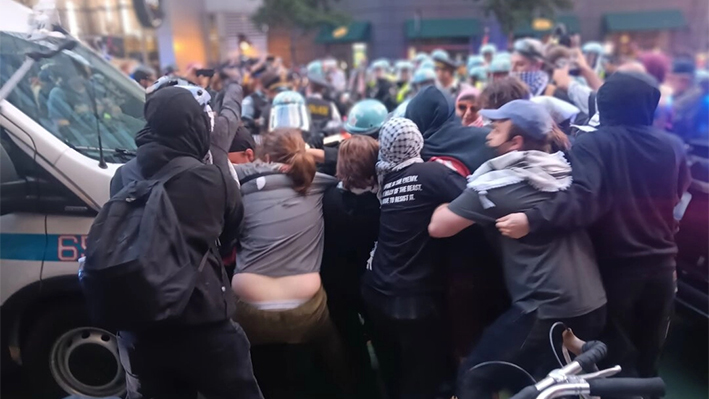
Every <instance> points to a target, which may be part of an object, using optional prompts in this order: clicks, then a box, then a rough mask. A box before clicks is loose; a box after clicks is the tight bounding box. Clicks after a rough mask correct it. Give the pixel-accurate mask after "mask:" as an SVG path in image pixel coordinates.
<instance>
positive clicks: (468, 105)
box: [455, 87, 483, 127]
mask: <svg viewBox="0 0 709 399" xmlns="http://www.w3.org/2000/svg"><path fill="white" fill-rule="evenodd" d="M479 100H480V91H479V90H478V89H475V88H472V87H471V88H469V89H465V90H463V91H462V92H461V93H460V94H459V95H458V98H457V99H456V100H455V113H456V115H458V117H459V118H460V119H461V120H462V121H463V126H473V127H482V126H483V118H482V116H481V115H480V114H479V113H478V111H479V110H480V103H479Z"/></svg>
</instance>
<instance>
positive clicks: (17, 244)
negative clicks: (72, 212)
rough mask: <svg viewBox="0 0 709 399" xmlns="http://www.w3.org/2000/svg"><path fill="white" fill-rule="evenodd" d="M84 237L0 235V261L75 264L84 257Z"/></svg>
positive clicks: (67, 235)
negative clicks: (43, 261)
mask: <svg viewBox="0 0 709 399" xmlns="http://www.w3.org/2000/svg"><path fill="white" fill-rule="evenodd" d="M85 237H86V236H82V235H76V234H61V235H60V234H48V235H45V234H16V233H0V259H6V260H25V261H42V260H45V261H47V262H75V261H76V260H78V259H79V258H80V257H81V256H83V255H84V249H83V245H84V241H85Z"/></svg>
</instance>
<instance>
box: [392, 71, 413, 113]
mask: <svg viewBox="0 0 709 399" xmlns="http://www.w3.org/2000/svg"><path fill="white" fill-rule="evenodd" d="M413 70H414V64H413V63H411V62H409V61H399V62H397V63H396V88H397V93H396V103H397V104H401V103H402V102H404V100H406V98H407V97H408V96H409V93H410V92H411V73H412V72H413Z"/></svg>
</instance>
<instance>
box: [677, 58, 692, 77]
mask: <svg viewBox="0 0 709 399" xmlns="http://www.w3.org/2000/svg"><path fill="white" fill-rule="evenodd" d="M696 70H697V68H696V67H695V66H694V62H692V60H691V59H689V58H680V59H677V60H675V62H673V63H672V73H678V74H679V73H686V74H689V75H694V73H695V72H696Z"/></svg>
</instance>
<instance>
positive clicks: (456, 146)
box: [405, 86, 494, 176]
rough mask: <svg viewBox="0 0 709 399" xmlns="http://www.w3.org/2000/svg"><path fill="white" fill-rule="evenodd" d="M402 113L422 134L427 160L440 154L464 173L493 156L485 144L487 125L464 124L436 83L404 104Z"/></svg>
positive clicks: (422, 155) (473, 169) (423, 154)
mask: <svg viewBox="0 0 709 399" xmlns="http://www.w3.org/2000/svg"><path fill="white" fill-rule="evenodd" d="M405 116H406V118H408V119H410V120H412V121H413V122H414V123H415V124H416V126H418V129H419V131H420V132H421V133H422V134H423V138H424V146H423V150H422V151H421V157H422V158H423V159H424V160H426V161H427V160H429V159H431V158H433V157H437V158H441V159H442V160H443V161H449V162H451V163H452V164H453V165H454V168H455V169H456V170H459V171H460V173H461V174H462V175H464V176H467V175H469V174H470V173H472V172H473V171H475V169H477V168H478V167H479V166H480V165H482V164H483V163H484V162H485V161H487V160H488V159H490V158H492V157H494V151H492V150H491V149H490V148H488V147H487V146H486V145H485V136H486V135H487V132H488V131H489V129H487V128H476V127H467V126H463V125H462V123H461V121H460V118H459V117H458V116H456V114H455V104H454V103H453V101H452V100H451V99H450V98H448V96H446V95H445V94H444V93H443V92H442V91H441V90H440V89H438V88H436V87H435V86H429V87H426V88H424V89H423V90H421V91H420V92H419V93H418V94H417V95H416V97H414V98H413V99H412V100H411V102H410V103H409V105H408V106H407V107H406V114H405Z"/></svg>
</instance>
